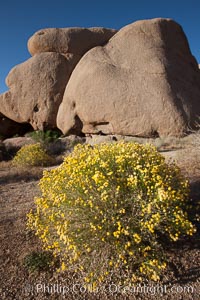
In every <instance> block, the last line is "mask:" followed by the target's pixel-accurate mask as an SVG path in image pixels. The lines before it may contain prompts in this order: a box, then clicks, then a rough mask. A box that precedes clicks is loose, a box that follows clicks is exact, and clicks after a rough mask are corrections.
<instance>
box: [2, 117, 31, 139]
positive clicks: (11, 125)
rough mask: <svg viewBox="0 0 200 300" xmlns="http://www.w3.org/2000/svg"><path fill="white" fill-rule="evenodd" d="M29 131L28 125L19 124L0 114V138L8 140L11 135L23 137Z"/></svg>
mask: <svg viewBox="0 0 200 300" xmlns="http://www.w3.org/2000/svg"><path fill="white" fill-rule="evenodd" d="M29 130H31V126H30V125H29V124H19V123H16V122H14V121H12V120H10V119H9V118H7V117H5V116H4V115H2V114H1V113H0V137H3V138H8V137H12V136H13V135H16V134H19V135H23V134H25V133H26V132H27V131H29Z"/></svg>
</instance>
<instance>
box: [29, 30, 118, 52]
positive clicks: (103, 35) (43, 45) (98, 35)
mask: <svg viewBox="0 0 200 300" xmlns="http://www.w3.org/2000/svg"><path fill="white" fill-rule="evenodd" d="M116 32H117V30H114V29H107V28H102V27H96V28H79V27H71V28H47V29H42V30H39V31H37V32H36V33H35V34H34V35H33V36H32V37H31V38H30V39H29V40H28V50H29V52H30V54H31V55H35V54H36V53H41V52H57V53H63V54H66V53H73V54H76V55H78V56H82V55H83V54H85V52H87V51H88V50H89V49H91V48H93V47H95V46H99V45H103V44H105V43H106V42H107V41H108V40H109V39H110V38H111V37H112V36H113V35H114V34H115V33H116Z"/></svg>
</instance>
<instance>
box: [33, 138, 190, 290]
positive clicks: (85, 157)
mask: <svg viewBox="0 0 200 300" xmlns="http://www.w3.org/2000/svg"><path fill="white" fill-rule="evenodd" d="M40 188H41V191H42V196H41V197H39V198H36V199H35V203H36V207H37V210H36V212H33V211H31V212H30V213H29V215H28V227H29V228H31V229H33V230H35V231H36V234H37V235H38V236H39V238H40V239H41V240H42V241H43V243H44V247H45V249H47V250H49V249H51V250H52V251H53V253H54V255H55V256H59V257H60V258H61V260H62V265H61V270H65V269H68V270H70V271H75V272H78V273H80V274H81V276H82V277H83V278H84V280H85V281H86V282H92V283H96V284H97V283H100V282H102V281H107V282H108V280H111V281H112V282H116V283H118V284H119V283H127V282H129V283H130V282H131V280H132V281H136V280H141V278H143V277H145V278H148V279H151V280H159V276H160V274H161V272H162V270H163V269H164V268H165V267H166V262H165V259H164V256H163V253H162V243H161V240H163V237H165V238H166V239H168V240H172V241H176V240H178V239H179V237H180V236H181V235H192V234H193V233H194V232H195V228H194V226H193V225H192V223H191V222H190V221H189V220H188V217H187V213H186V212H185V202H186V199H187V196H188V183H187V181H186V180H185V179H184V178H183V177H182V175H181V173H180V170H179V169H178V168H177V167H176V166H175V165H173V164H172V165H168V164H166V163H165V159H164V157H163V156H161V155H160V154H159V153H158V152H157V151H156V149H155V147H153V146H151V145H139V144H136V143H123V142H120V143H115V144H101V145H95V146H94V147H91V146H89V145H78V146H76V147H75V149H74V151H73V152H72V153H71V154H70V155H69V156H67V157H66V158H65V160H64V162H63V164H62V165H61V166H59V167H58V168H57V169H54V170H51V171H45V172H44V176H43V178H42V179H41V181H40ZM161 238H162V239H161Z"/></svg>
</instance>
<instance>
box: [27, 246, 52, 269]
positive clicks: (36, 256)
mask: <svg viewBox="0 0 200 300" xmlns="http://www.w3.org/2000/svg"><path fill="white" fill-rule="evenodd" d="M52 259H53V257H52V254H51V253H50V252H37V251H33V252H32V253H30V254H28V255H27V256H26V257H25V258H24V266H25V267H26V268H28V269H29V270H30V271H31V272H34V271H45V270H48V269H49V268H50V266H51V264H52Z"/></svg>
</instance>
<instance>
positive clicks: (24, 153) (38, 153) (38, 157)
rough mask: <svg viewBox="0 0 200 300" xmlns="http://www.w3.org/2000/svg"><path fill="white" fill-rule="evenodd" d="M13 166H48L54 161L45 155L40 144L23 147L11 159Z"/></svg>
mask: <svg viewBox="0 0 200 300" xmlns="http://www.w3.org/2000/svg"><path fill="white" fill-rule="evenodd" d="M12 162H13V165H14V166H19V167H25V166H28V167H29V166H49V165H52V164H54V163H55V160H54V159H53V158H52V157H51V156H49V155H48V154H47V153H46V150H45V149H44V148H43V147H42V145H41V144H40V143H37V144H31V145H25V146H23V147H22V148H21V149H20V150H19V151H18V152H17V154H16V155H15V157H14V158H13V161H12Z"/></svg>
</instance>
